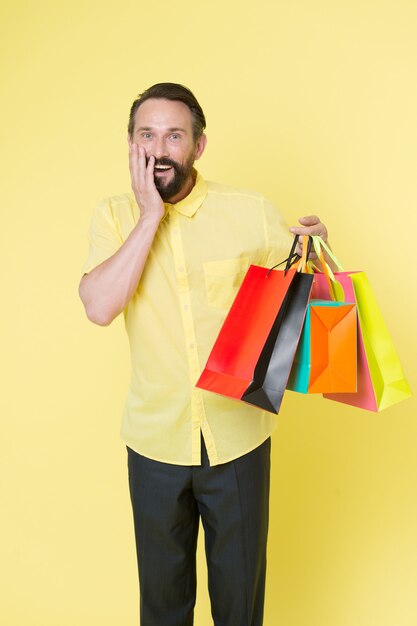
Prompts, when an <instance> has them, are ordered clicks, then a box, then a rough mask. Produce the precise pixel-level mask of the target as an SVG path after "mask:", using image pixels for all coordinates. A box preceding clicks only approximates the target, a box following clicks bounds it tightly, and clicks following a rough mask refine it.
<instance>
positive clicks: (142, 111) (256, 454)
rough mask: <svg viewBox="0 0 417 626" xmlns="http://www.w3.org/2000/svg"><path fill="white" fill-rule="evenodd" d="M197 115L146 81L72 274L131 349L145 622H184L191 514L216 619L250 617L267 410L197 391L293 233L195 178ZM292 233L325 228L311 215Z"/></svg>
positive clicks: (189, 599) (189, 611)
mask: <svg viewBox="0 0 417 626" xmlns="http://www.w3.org/2000/svg"><path fill="white" fill-rule="evenodd" d="M205 124H206V123H205V117H204V113H203V111H202V109H201V107H200V105H199V104H198V102H197V100H196V99H195V97H194V95H193V94H192V93H191V92H190V91H189V90H188V89H186V88H185V87H183V86H181V85H177V84H174V83H160V84H157V85H154V86H153V87H150V88H149V89H148V90H146V91H145V92H144V93H143V94H141V96H140V97H139V98H138V99H137V100H135V102H134V103H133V105H132V108H131V112H130V119H129V127H128V131H129V134H128V141H129V162H130V174H131V180H132V190H133V194H127V195H123V196H117V197H113V198H110V199H108V200H106V201H104V202H103V203H102V204H101V205H100V206H99V207H98V209H97V210H96V213H95V215H94V218H93V221H92V227H91V237H90V254H89V258H88V260H87V262H86V264H85V267H84V275H83V278H82V280H81V283H80V296H81V299H82V301H83V303H84V306H85V309H86V313H87V316H88V318H89V319H90V320H91V321H93V322H95V323H96V324H100V325H108V324H110V323H111V322H112V320H113V319H114V318H115V317H116V316H117V315H119V313H121V312H122V311H123V312H124V316H125V323H126V329H127V333H128V336H129V341H130V346H131V355H132V378H131V384H130V389H129V393H128V398H127V402H126V408H125V412H124V416H123V425H122V436H123V438H124V440H125V441H126V444H127V449H128V466H129V484H130V493H131V499H132V506H133V514H134V522H135V533H136V546H137V558H138V567H139V580H140V593H141V624H142V626H174V625H175V626H188V625H191V624H192V623H193V607H194V603H195V592H196V573H195V570H196V566H195V551H196V542H197V531H198V523H199V517H200V516H201V519H202V523H203V526H204V531H205V544H206V555H207V564H208V576H209V592H210V598H211V606H212V614H213V619H214V622H215V624H216V625H217V626H220V625H222V626H260V625H261V624H262V618H263V603H264V586H265V568H266V540H267V529H268V498H269V462H270V434H271V432H272V430H273V428H274V426H275V418H274V416H273V415H271V414H269V413H266V412H263V411H260V410H259V409H256V408H254V407H251V406H249V405H245V404H244V403H239V402H236V401H233V400H230V399H228V398H224V397H222V396H218V395H216V394H211V393H208V392H204V391H202V390H199V389H196V388H195V383H196V381H197V379H198V377H199V375H200V373H201V370H202V368H203V367H204V364H205V362H206V360H207V357H208V354H209V352H210V349H211V347H212V345H213V343H214V340H215V338H216V336H217V334H218V331H219V329H220V327H221V325H222V322H223V320H224V318H225V316H226V314H227V311H228V308H229V306H230V304H231V302H232V301H233V297H234V295H235V294H236V291H237V289H238V287H239V285H240V283H241V281H242V279H243V277H244V274H245V272H246V270H247V268H248V267H249V265H250V264H251V263H255V264H258V265H263V266H272V265H274V264H275V263H277V262H278V261H281V260H282V259H284V258H285V256H286V254H287V253H288V250H289V247H290V244H291V240H292V238H291V236H290V234H289V232H288V229H287V228H286V227H285V224H284V222H283V220H282V217H281V216H280V214H279V213H278V211H277V210H276V209H275V208H274V207H273V206H272V205H271V204H270V203H269V202H268V201H266V200H265V199H264V198H263V197H262V196H260V195H259V194H256V193H253V192H248V191H243V190H239V189H233V188H230V187H225V186H223V185H219V184H216V183H209V182H206V181H205V180H204V179H203V178H202V177H201V176H200V174H198V173H197V172H196V170H195V169H194V167H193V165H194V162H195V161H196V160H198V159H199V158H200V157H201V155H202V154H203V152H204V149H205V147H206V136H205V134H204V129H205ZM300 222H301V223H302V226H301V227H296V228H292V229H291V230H292V232H293V233H298V234H320V235H321V236H323V237H324V238H326V237H327V233H326V229H325V227H324V225H323V224H321V223H320V221H319V219H318V218H316V217H315V216H310V217H307V218H303V219H301V220H300Z"/></svg>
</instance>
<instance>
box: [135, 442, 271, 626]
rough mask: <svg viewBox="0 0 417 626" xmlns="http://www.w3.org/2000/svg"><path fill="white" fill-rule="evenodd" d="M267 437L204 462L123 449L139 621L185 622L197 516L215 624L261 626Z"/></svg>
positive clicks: (189, 613) (164, 625)
mask: <svg viewBox="0 0 417 626" xmlns="http://www.w3.org/2000/svg"><path fill="white" fill-rule="evenodd" d="M270 449H271V440H270V439H267V440H266V441H265V442H264V443H263V444H262V445H261V446H259V447H258V448H256V450H253V451H252V452H249V453H248V454H245V455H244V456H242V457H240V458H238V459H236V460H234V461H230V462H229V463H224V464H222V465H217V466H215V467H210V466H209V463H208V458H207V452H206V450H205V447H204V445H203V447H202V465H201V466H182V465H171V464H169V463H160V462H158V461H152V460H151V459H148V458H146V457H143V456H141V455H140V454H138V453H137V452H134V451H133V450H131V449H130V448H128V467H129V486H130V495H131V500H132V507H133V516H134V523H135V535H136V549H137V558H138V567H139V581H140V597H141V600H140V616H141V622H140V623H141V626H191V625H192V624H193V609H194V604H195V595H196V545H197V533H198V524H199V516H200V515H201V519H202V523H203V527H204V532H205V546H206V558H207V566H208V583H209V593H210V601H211V610H212V615H213V619H214V624H215V626H261V625H262V621H263V605H264V591H265V570H266V541H267V533H268V510H269V473H270Z"/></svg>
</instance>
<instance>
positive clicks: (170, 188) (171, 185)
mask: <svg viewBox="0 0 417 626" xmlns="http://www.w3.org/2000/svg"><path fill="white" fill-rule="evenodd" d="M148 161H149V158H148V157H147V158H146V165H147V164H148ZM155 165H170V166H171V167H172V170H173V177H172V179H171V180H170V181H169V182H165V181H164V180H163V178H160V177H159V176H158V175H156V176H155V175H154V182H155V187H156V188H157V190H158V192H159V195H160V196H161V198H162V200H163V201H164V202H169V200H170V198H173V197H174V196H176V195H177V193H179V192H180V191H181V189H182V188H183V187H184V185H185V183H186V182H187V180H188V179H189V177H190V176H191V173H192V171H193V165H194V157H193V155H191V156H190V157H189V159H188V160H187V161H186V162H185V163H184V164H181V163H177V162H176V161H173V160H172V159H168V158H165V157H162V158H161V159H158V160H156V161H155Z"/></svg>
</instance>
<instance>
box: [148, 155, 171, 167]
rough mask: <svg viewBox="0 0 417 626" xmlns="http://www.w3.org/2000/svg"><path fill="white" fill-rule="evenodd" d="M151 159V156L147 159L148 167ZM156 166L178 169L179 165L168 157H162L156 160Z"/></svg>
mask: <svg viewBox="0 0 417 626" xmlns="http://www.w3.org/2000/svg"><path fill="white" fill-rule="evenodd" d="M150 158H151V157H150V156H147V157H146V165H148V163H149V159H150ZM155 165H169V166H170V167H173V168H174V169H176V168H177V167H178V163H177V162H176V161H173V160H172V159H169V158H168V157H161V158H160V159H155V163H154V166H155Z"/></svg>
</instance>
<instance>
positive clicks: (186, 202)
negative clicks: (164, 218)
mask: <svg viewBox="0 0 417 626" xmlns="http://www.w3.org/2000/svg"><path fill="white" fill-rule="evenodd" d="M195 174H196V179H195V185H194V187H193V188H192V189H191V191H190V193H189V194H188V196H186V197H185V198H184V199H183V200H180V201H179V202H177V203H176V204H169V202H166V203H165V210H166V213H168V211H169V210H170V209H174V210H175V211H178V213H181V215H185V216H186V217H192V216H193V215H194V214H195V213H196V212H197V211H198V209H199V208H200V207H201V205H202V204H203V202H204V199H205V197H206V196H207V192H208V187H207V183H206V181H205V180H204V178H203V177H202V176H201V174H199V173H198V172H197V171H196V170H195Z"/></svg>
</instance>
